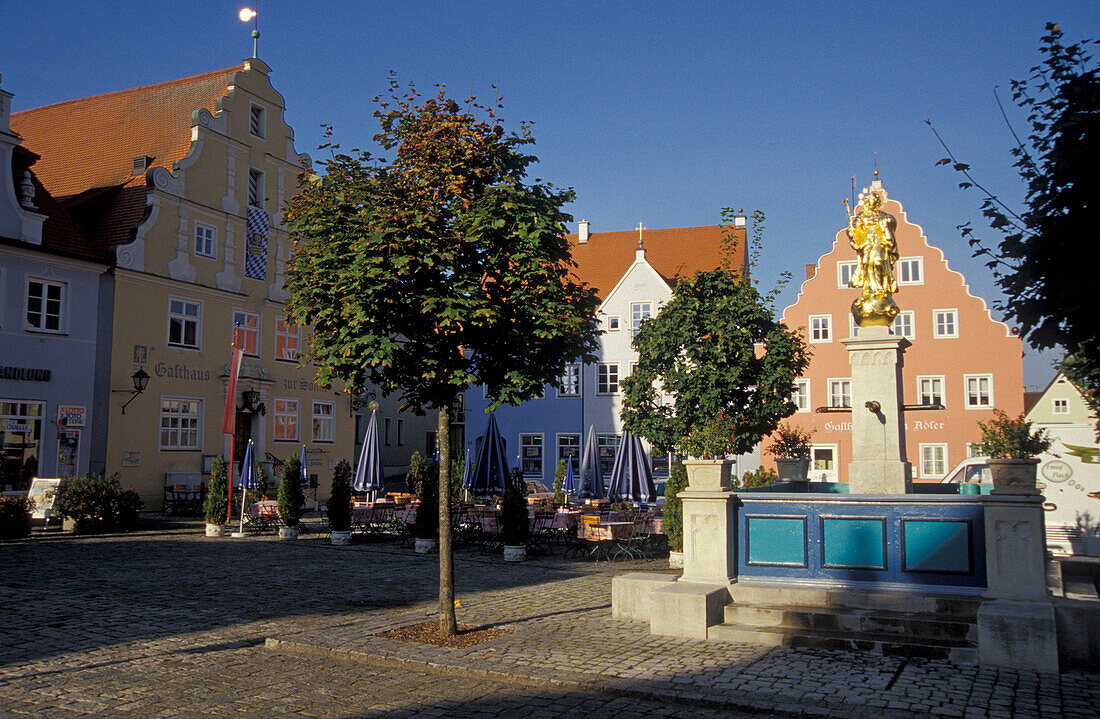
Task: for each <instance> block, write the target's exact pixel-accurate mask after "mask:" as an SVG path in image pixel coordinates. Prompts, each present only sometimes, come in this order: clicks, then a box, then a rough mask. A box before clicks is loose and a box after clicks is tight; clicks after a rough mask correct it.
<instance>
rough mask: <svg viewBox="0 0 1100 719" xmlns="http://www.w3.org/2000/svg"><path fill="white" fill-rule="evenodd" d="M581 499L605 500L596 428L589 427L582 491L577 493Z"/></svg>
mask: <svg viewBox="0 0 1100 719" xmlns="http://www.w3.org/2000/svg"><path fill="white" fill-rule="evenodd" d="M577 496H578V497H580V498H581V499H603V497H604V496H605V495H604V489H603V470H601V469H600V451H599V447H598V446H597V445H596V428H595V427H594V426H592V425H589V426H588V437H587V438H586V439H585V441H584V456H583V458H582V459H581V489H580V492H578V493H577Z"/></svg>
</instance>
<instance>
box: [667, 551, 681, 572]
mask: <svg viewBox="0 0 1100 719" xmlns="http://www.w3.org/2000/svg"><path fill="white" fill-rule="evenodd" d="M668 568H669V569H683V568H684V553H683V552H669V553H668Z"/></svg>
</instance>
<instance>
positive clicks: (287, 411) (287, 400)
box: [271, 397, 301, 442]
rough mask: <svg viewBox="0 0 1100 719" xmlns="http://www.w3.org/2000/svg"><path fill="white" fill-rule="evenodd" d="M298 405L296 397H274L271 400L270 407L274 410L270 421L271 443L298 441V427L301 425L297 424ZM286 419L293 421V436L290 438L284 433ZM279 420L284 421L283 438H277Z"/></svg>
mask: <svg viewBox="0 0 1100 719" xmlns="http://www.w3.org/2000/svg"><path fill="white" fill-rule="evenodd" d="M300 404H301V403H300V402H299V401H298V398H297V397H275V398H273V400H272V406H273V408H274V412H273V416H272V420H271V421H272V424H271V439H272V441H275V442H297V441H298V427H299V425H300V424H301V423H300V422H299V416H300V411H299V410H300ZM292 406H293V411H292V410H291V407H292ZM286 418H292V419H293V422H294V424H293V428H294V433H293V436H290V435H289V434H287V433H286V431H285V427H287V424H286V421H285V420H286ZM280 420H284V421H283V427H284V432H283V436H281V437H280V436H279V421H280Z"/></svg>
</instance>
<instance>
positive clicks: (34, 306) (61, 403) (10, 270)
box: [0, 89, 110, 491]
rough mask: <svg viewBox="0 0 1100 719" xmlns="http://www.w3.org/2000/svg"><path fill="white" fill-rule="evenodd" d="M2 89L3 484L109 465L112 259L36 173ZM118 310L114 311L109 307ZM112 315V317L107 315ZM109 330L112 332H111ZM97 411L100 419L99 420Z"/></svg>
mask: <svg viewBox="0 0 1100 719" xmlns="http://www.w3.org/2000/svg"><path fill="white" fill-rule="evenodd" d="M11 98H12V95H11V93H8V92H5V91H3V90H2V89H0V348H2V351H0V489H2V490H5V491H8V490H21V489H26V488H27V487H28V485H29V483H30V480H31V478H33V477H36V476H39V477H65V476H72V475H79V474H83V473H85V472H88V471H99V470H102V469H103V466H104V458H103V456H102V451H103V445H104V443H103V438H102V436H100V437H95V436H93V433H97V434H100V435H102V433H103V432H105V431H106V425H105V422H104V421H102V420H103V419H105V417H106V405H107V397H108V396H109V388H108V387H107V386H106V385H104V384H102V383H101V384H97V382H96V377H97V376H104V377H105V376H106V373H105V372H103V373H97V369H100V365H101V364H102V363H103V362H105V361H106V359H107V358H106V356H105V353H106V352H107V351H108V349H109V347H110V343H109V342H106V341H99V340H101V339H102V337H101V335H100V333H101V332H109V327H103V326H101V325H100V323H99V322H98V320H97V318H98V314H99V313H98V312H97V309H98V308H99V306H100V303H101V301H104V298H103V293H104V292H109V287H110V285H109V284H108V283H106V282H104V281H103V280H104V278H105V277H106V275H105V273H106V271H107V265H106V263H105V262H104V261H103V258H102V257H101V256H100V253H99V252H97V251H96V250H95V249H94V248H93V247H92V245H91V243H89V241H88V239H87V237H86V236H85V235H84V234H83V232H81V230H80V229H79V228H78V227H77V225H76V223H75V222H73V221H72V219H71V218H70V217H69V216H68V215H67V214H66V213H65V211H64V210H63V209H62V208H61V206H60V205H59V204H57V202H55V201H54V199H53V198H52V197H51V196H50V195H49V193H47V192H46V191H45V190H44V189H43V187H42V185H41V184H39V182H38V181H37V179H36V178H35V177H34V174H33V171H32V169H31V168H32V166H33V165H34V163H35V161H36V160H37V159H38V156H37V155H35V154H34V153H33V151H32V150H33V148H25V147H22V146H21V139H20V137H19V136H18V135H16V134H14V133H13V132H12V131H11V126H10V122H9V121H10V116H11ZM107 316H108V317H109V316H110V315H109V313H108V315H107ZM107 324H108V325H109V322H108V323H107ZM104 336H109V335H104ZM97 419H99V420H101V421H98V422H97Z"/></svg>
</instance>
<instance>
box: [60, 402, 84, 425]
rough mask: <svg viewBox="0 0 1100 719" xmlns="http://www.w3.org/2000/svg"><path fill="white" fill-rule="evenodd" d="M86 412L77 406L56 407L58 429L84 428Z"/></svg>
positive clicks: (63, 405) (62, 405)
mask: <svg viewBox="0 0 1100 719" xmlns="http://www.w3.org/2000/svg"><path fill="white" fill-rule="evenodd" d="M87 415H88V410H87V408H86V407H84V406H83V405H79V404H59V405H57V426H59V427H69V428H73V427H84V426H85V422H86V420H87Z"/></svg>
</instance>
